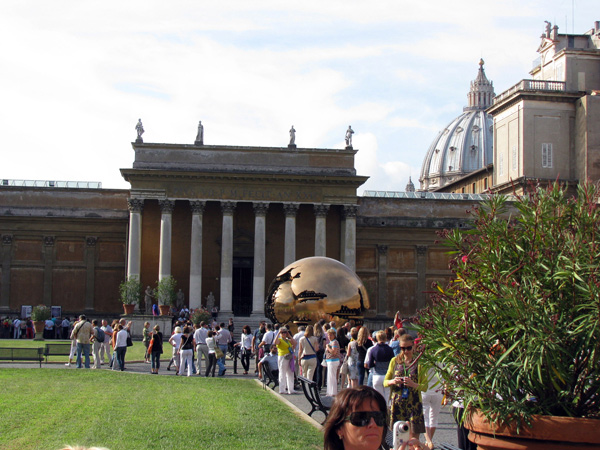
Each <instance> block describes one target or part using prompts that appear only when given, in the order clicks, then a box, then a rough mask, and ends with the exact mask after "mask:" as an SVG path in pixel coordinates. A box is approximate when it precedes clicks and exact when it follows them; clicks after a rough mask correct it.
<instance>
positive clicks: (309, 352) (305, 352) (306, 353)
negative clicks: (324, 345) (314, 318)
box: [298, 325, 319, 381]
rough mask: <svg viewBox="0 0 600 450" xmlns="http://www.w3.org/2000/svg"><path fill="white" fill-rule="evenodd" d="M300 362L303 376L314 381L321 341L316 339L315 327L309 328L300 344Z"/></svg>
mask: <svg viewBox="0 0 600 450" xmlns="http://www.w3.org/2000/svg"><path fill="white" fill-rule="evenodd" d="M298 348H299V350H298V360H299V361H300V365H301V367H302V376H303V377H304V378H308V379H309V380H311V381H313V379H314V376H315V369H316V368H317V349H318V348H319V341H318V340H317V338H316V337H315V334H314V327H312V326H310V325H309V326H308V327H306V330H305V331H304V336H302V337H301V338H300V340H299V342H298Z"/></svg>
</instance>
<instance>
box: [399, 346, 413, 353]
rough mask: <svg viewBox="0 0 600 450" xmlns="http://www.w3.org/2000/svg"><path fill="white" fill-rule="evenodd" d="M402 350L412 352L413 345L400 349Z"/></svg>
mask: <svg viewBox="0 0 600 450" xmlns="http://www.w3.org/2000/svg"><path fill="white" fill-rule="evenodd" d="M400 350H404V351H407V352H409V351H411V350H412V345H409V346H408V347H400Z"/></svg>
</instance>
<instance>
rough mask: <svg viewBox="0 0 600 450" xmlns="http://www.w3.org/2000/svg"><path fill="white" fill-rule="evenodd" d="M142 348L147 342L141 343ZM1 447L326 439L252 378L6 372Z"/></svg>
mask: <svg viewBox="0 0 600 450" xmlns="http://www.w3.org/2000/svg"><path fill="white" fill-rule="evenodd" d="M140 345H141V344H140ZM0 386H2V394H1V395H0V430H1V431H0V449H3V450H4V449H14V450H16V449H19V450H26V449H36V450H38V449H45V450H46V449H47V450H55V449H59V448H62V446H63V445H64V444H70V445H76V444H77V445H85V446H102V447H107V448H109V449H111V450H117V449H124V450H125V449H127V450H136V449H140V450H142V449H143V450H147V449H169V450H176V449H185V450H192V449H204V450H209V449H215V450H228V449H243V450H251V449H257V450H268V449H278V450H280V449H290V450H292V449H302V450H313V449H322V445H323V436H322V433H321V432H320V431H318V430H317V429H316V428H315V427H313V426H312V425H310V424H308V423H306V422H305V421H303V420H302V419H300V418H299V417H298V416H296V415H295V414H294V413H293V412H292V411H291V410H290V409H289V408H288V407H287V406H286V405H285V404H283V403H282V402H280V401H279V400H277V398H275V397H274V396H273V395H272V394H271V393H270V392H268V391H265V390H263V389H262V388H261V387H260V386H259V385H257V384H256V383H255V382H253V381H251V380H236V379H217V378H196V377H192V378H188V377H162V376H150V375H146V374H143V375H142V374H135V373H127V372H124V373H123V372H113V371H108V370H103V371H75V370H62V369H35V368H31V369H4V368H3V369H0Z"/></svg>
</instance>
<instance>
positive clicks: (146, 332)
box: [142, 322, 151, 364]
mask: <svg viewBox="0 0 600 450" xmlns="http://www.w3.org/2000/svg"><path fill="white" fill-rule="evenodd" d="M150 333H151V332H150V322H144V328H142V344H144V347H146V351H145V352H144V362H145V363H146V364H150V355H149V354H148V346H149V345H150Z"/></svg>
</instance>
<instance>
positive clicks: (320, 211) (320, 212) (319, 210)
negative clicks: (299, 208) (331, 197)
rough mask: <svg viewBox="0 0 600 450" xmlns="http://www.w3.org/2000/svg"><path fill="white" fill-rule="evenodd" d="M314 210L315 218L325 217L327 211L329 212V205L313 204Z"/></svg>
mask: <svg viewBox="0 0 600 450" xmlns="http://www.w3.org/2000/svg"><path fill="white" fill-rule="evenodd" d="M313 208H314V210H315V216H317V217H326V216H327V211H329V205H327V204H325V203H320V204H315V205H313Z"/></svg>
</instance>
